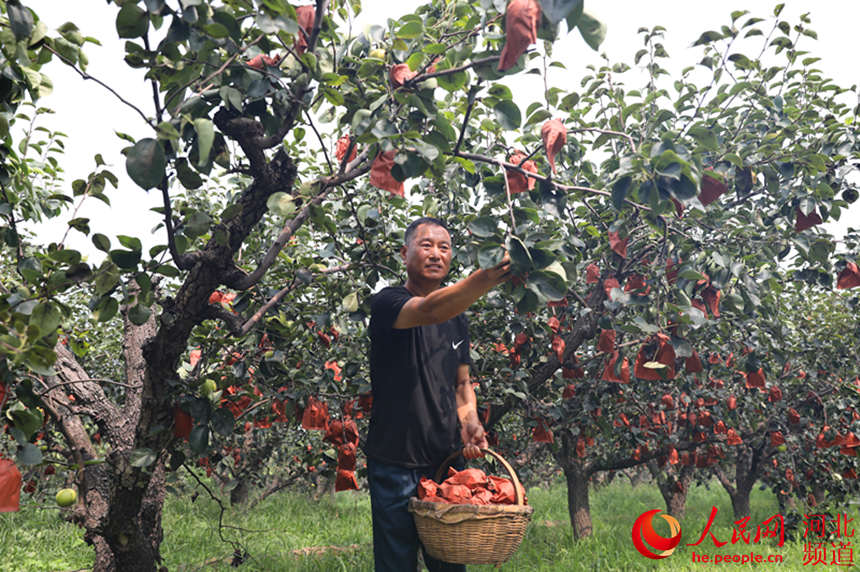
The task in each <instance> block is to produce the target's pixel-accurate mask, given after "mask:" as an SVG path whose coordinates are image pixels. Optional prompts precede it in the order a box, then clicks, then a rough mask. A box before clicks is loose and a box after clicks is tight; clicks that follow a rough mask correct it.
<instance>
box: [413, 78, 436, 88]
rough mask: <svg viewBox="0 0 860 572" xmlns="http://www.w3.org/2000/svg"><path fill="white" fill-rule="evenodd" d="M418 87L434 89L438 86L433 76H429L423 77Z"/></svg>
mask: <svg viewBox="0 0 860 572" xmlns="http://www.w3.org/2000/svg"><path fill="white" fill-rule="evenodd" d="M418 87H420V88H421V89H436V88H437V87H439V82H438V81H436V78H435V77H431V78H430V79H425V80H424V81H422V82H421V83H419V84H418Z"/></svg>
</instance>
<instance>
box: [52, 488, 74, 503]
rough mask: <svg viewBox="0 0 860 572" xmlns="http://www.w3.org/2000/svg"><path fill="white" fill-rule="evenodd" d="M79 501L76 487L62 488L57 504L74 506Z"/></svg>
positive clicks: (58, 493)
mask: <svg viewBox="0 0 860 572" xmlns="http://www.w3.org/2000/svg"><path fill="white" fill-rule="evenodd" d="M76 502H78V493H77V492H76V491H75V489H60V490H59V491H58V492H57V504H58V505H60V506H63V507H65V506H72V505H73V504H75V503H76Z"/></svg>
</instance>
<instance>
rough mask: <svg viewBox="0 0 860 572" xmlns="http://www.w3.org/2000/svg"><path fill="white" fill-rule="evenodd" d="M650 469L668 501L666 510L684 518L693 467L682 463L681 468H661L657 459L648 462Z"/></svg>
mask: <svg viewBox="0 0 860 572" xmlns="http://www.w3.org/2000/svg"><path fill="white" fill-rule="evenodd" d="M648 470H649V471H650V472H651V475H652V476H653V477H654V480H656V481H657V487H658V488H659V489H660V494H661V495H663V500H664V501H665V502H666V512H668V513H669V514H671V515H672V516H674V517H675V518H677V519H678V520H680V519H682V518H684V513H685V512H686V508H687V490H688V488H689V486H690V481H691V480H692V479H693V471H694V469H693V467H691V466H687V465H682V466H681V467H680V468H678V467H675V468H670V467H665V468H664V469H661V468H660V467H659V466H658V465H657V461H656V460H653V459H652V460H651V461H649V462H648Z"/></svg>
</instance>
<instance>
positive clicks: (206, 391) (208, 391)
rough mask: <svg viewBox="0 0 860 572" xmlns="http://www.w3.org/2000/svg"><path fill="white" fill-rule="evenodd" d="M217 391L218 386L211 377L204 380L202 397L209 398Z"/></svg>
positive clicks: (201, 388)
mask: <svg viewBox="0 0 860 572" xmlns="http://www.w3.org/2000/svg"><path fill="white" fill-rule="evenodd" d="M217 389H218V385H217V384H216V383H215V380H214V379H212V378H211V377H207V378H206V379H204V380H203V383H201V384H200V395H202V396H203V397H209V396H210V395H212V393H213V392H214V391H216V390H217Z"/></svg>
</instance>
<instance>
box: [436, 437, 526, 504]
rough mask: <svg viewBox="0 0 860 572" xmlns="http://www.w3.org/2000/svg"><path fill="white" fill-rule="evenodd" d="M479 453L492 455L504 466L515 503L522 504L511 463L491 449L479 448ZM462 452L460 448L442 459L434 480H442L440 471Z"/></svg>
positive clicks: (519, 486) (517, 480)
mask: <svg viewBox="0 0 860 572" xmlns="http://www.w3.org/2000/svg"><path fill="white" fill-rule="evenodd" d="M481 453H484V454H485V455H492V457H493V458H494V459H496V460H497V461H498V462H499V463H501V464H502V466H503V467H504V468H505V470H506V471H507V472H508V474H509V475H510V476H511V481H513V483H514V498H515V500H516V504H517V505H519V506H522V505H523V493H522V485H521V484H520V480H519V479H518V478H517V474H516V473H515V472H514V468H513V467H512V466H511V464H510V463H508V462H507V461H506V460H505V458H504V457H502V456H501V455H499V454H498V453H496V452H495V451H493V450H492V449H484V448H481ZM462 454H463V451H462V449H461V450H459V451H454V452H453V453H451V454H450V455H449V456H448V458H447V459H445V460H444V461H442V464H441V465H440V466H439V470H437V471H436V479H435V480H436V482H437V483H438V482H441V481H442V472H443V471H445V469H447V468H448V467H449V466H450V465H451V463H452V462H453V461H454V459H456V458H457V457H459V456H460V455H462Z"/></svg>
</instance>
